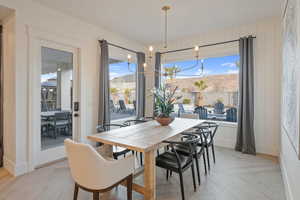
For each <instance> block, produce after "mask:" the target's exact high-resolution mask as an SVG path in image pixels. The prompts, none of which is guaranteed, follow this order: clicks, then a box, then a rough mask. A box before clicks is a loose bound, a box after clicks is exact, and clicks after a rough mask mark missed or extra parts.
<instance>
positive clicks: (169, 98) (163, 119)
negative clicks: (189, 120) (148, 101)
mask: <svg viewBox="0 0 300 200" xmlns="http://www.w3.org/2000/svg"><path fill="white" fill-rule="evenodd" d="M177 89H178V87H177V86H176V87H175V88H171V87H170V86H160V87H159V88H157V89H155V90H154V92H153V94H154V101H155V116H156V118H155V119H156V121H157V122H158V123H160V125H162V126H167V125H169V124H170V123H172V121H173V120H174V117H171V113H172V112H174V104H175V103H176V102H177V100H179V99H180V98H181V96H176V91H177Z"/></svg>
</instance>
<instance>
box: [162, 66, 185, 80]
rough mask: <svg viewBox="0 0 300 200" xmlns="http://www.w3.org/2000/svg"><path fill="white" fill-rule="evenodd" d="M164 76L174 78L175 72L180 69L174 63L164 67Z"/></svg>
mask: <svg viewBox="0 0 300 200" xmlns="http://www.w3.org/2000/svg"><path fill="white" fill-rule="evenodd" d="M164 70H165V73H164V76H165V77H168V78H169V79H171V80H172V79H173V78H175V76H176V74H177V73H179V72H180V71H181V69H180V67H178V66H176V65H174V66H173V67H165V69H164Z"/></svg>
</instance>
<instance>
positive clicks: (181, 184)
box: [179, 171, 185, 200]
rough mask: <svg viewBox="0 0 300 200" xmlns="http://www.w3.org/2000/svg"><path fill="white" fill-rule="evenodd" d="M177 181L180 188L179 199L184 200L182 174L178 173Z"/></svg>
mask: <svg viewBox="0 0 300 200" xmlns="http://www.w3.org/2000/svg"><path fill="white" fill-rule="evenodd" d="M179 179H180V188H181V198H182V200H185V198H184V186H183V177H182V172H181V171H180V172H179Z"/></svg>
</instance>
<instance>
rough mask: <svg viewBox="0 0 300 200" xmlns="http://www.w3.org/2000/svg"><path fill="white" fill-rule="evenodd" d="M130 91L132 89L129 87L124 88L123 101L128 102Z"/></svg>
mask: <svg viewBox="0 0 300 200" xmlns="http://www.w3.org/2000/svg"><path fill="white" fill-rule="evenodd" d="M131 92H132V89H131V88H126V89H125V90H124V98H125V103H126V104H128V102H129V99H130V97H131Z"/></svg>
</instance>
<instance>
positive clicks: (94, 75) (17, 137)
mask: <svg viewBox="0 0 300 200" xmlns="http://www.w3.org/2000/svg"><path fill="white" fill-rule="evenodd" d="M0 4H1V5H3V6H6V7H9V8H12V9H14V10H15V11H16V18H15V21H16V22H15V41H13V40H12V42H13V43H14V42H15V59H14V60H15V63H12V64H11V66H12V68H11V69H9V70H10V71H9V73H10V75H11V78H12V79H10V80H9V81H11V85H10V88H9V89H10V90H9V91H10V94H12V96H11V95H10V97H11V98H12V99H11V101H9V105H8V107H7V110H10V111H11V112H10V113H11V116H5V118H6V120H11V121H10V123H7V124H9V127H7V128H6V129H5V130H7V131H8V132H6V136H7V137H6V140H5V141H4V142H5V143H6V142H8V143H9V144H6V146H5V147H6V149H5V160H6V162H5V163H4V164H5V167H7V168H8V169H9V171H10V172H11V173H12V174H15V175H19V174H23V173H25V172H27V171H28V170H30V167H29V163H28V160H29V158H30V156H31V155H29V152H28V146H29V144H30V141H29V138H28V136H29V133H28V128H29V126H28V124H29V122H28V114H29V110H28V105H29V102H28V98H29V97H28V92H29V89H30V88H29V87H28V71H29V69H30V67H31V66H29V65H28V57H29V56H28V51H29V48H30V47H29V41H28V37H29V36H28V28H30V29H32V30H39V31H42V32H44V33H45V34H44V35H45V38H44V39H47V37H48V36H50V35H51V38H54V36H55V37H56V38H60V39H61V38H63V39H64V40H66V41H67V40H69V41H76V45H78V46H79V47H78V48H79V51H80V62H79V64H80V67H81V71H80V75H81V83H80V88H81V91H80V92H81V97H82V99H81V119H82V120H81V124H80V127H81V133H82V138H81V139H82V140H85V139H86V135H89V134H93V133H94V131H95V126H96V123H97V102H98V100H97V99H98V92H97V91H98V90H97V88H98V86H97V85H98V68H99V57H100V56H99V55H100V52H99V44H98V41H97V40H99V39H107V40H108V41H111V42H114V43H116V44H119V45H122V46H128V47H130V48H132V49H136V50H142V46H141V45H140V44H138V43H136V42H134V41H129V40H127V39H126V38H123V37H121V36H119V35H116V34H114V33H111V32H109V31H106V30H104V29H101V28H99V27H96V26H94V25H90V24H87V23H85V22H83V21H81V20H79V19H76V18H73V17H70V16H67V15H64V14H62V13H60V12H57V11H55V10H52V9H48V8H45V7H43V6H41V5H39V4H37V3H34V2H32V1H30V0H27V1H20V0H2V1H1V2H0ZM110 53H111V55H112V56H113V57H116V58H117V57H118V56H119V57H120V55H122V54H121V53H119V52H118V51H117V50H112V51H111V52H110ZM123 54H124V53H123ZM124 58H125V59H126V54H125V55H124ZM124 58H123V59H124ZM12 62H14V61H12ZM7 100H8V99H7ZM14 122H16V123H15V124H14ZM8 165H10V167H8Z"/></svg>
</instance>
